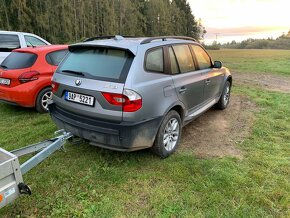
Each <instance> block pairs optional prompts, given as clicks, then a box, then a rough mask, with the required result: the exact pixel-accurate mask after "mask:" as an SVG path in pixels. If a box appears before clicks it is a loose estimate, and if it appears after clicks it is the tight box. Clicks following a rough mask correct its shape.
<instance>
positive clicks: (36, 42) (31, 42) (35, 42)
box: [24, 36, 47, 47]
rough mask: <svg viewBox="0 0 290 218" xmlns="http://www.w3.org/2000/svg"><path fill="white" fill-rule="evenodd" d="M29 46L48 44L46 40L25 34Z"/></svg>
mask: <svg viewBox="0 0 290 218" xmlns="http://www.w3.org/2000/svg"><path fill="white" fill-rule="evenodd" d="M24 38H25V42H26V45H27V47H33V46H41V45H47V44H46V43H45V42H44V41H42V40H40V39H38V38H36V37H34V36H24Z"/></svg>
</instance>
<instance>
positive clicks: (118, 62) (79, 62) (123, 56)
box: [57, 47, 133, 82]
mask: <svg viewBox="0 0 290 218" xmlns="http://www.w3.org/2000/svg"><path fill="white" fill-rule="evenodd" d="M132 60H133V55H132V54H131V53H129V52H127V51H125V50H119V49H111V48H103V47H94V48H91V47H90V48H80V49H77V50H73V51H71V52H70V53H69V54H68V55H67V56H66V59H65V60H64V61H63V62H62V63H61V65H60V66H59V68H58V70H57V72H58V73H63V74H69V75H73V74H76V75H78V76H80V75H81V76H83V77H85V78H90V79H97V80H104V81H112V82H124V80H125V79H126V77H127V74H128V71H129V69H130V66H131V63H132Z"/></svg>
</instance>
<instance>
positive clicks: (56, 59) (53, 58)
mask: <svg viewBox="0 0 290 218" xmlns="http://www.w3.org/2000/svg"><path fill="white" fill-rule="evenodd" d="M67 52H68V50H67V49H65V50H59V51H53V52H50V53H49V54H47V55H46V61H47V63H49V64H50V65H54V66H58V65H59V63H60V62H61V61H62V59H63V58H64V56H65V55H66V54H67Z"/></svg>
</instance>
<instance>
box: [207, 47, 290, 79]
mask: <svg viewBox="0 0 290 218" xmlns="http://www.w3.org/2000/svg"><path fill="white" fill-rule="evenodd" d="M210 54H211V55H212V56H213V59H214V60H220V61H222V62H223V64H224V65H225V66H226V67H228V68H230V69H231V70H233V71H234V72H247V73H271V74H273V73H274V74H281V75H289V76H290V70H289V69H290V50H263V49H262V50H261V49H251V50H246V49H222V50H214V51H210Z"/></svg>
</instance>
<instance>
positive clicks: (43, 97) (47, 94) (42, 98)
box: [36, 87, 52, 113]
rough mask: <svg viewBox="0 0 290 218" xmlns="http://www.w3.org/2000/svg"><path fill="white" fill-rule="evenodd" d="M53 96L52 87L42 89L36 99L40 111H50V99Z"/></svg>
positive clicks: (37, 108)
mask: <svg viewBox="0 0 290 218" xmlns="http://www.w3.org/2000/svg"><path fill="white" fill-rule="evenodd" d="M51 96H52V92H51V88H50V87H47V88H44V89H42V90H41V91H40V92H39V94H38V96H37V99H36V110H37V111H38V112H39V113H47V112H48V108H47V105H48V100H50V99H51Z"/></svg>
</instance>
